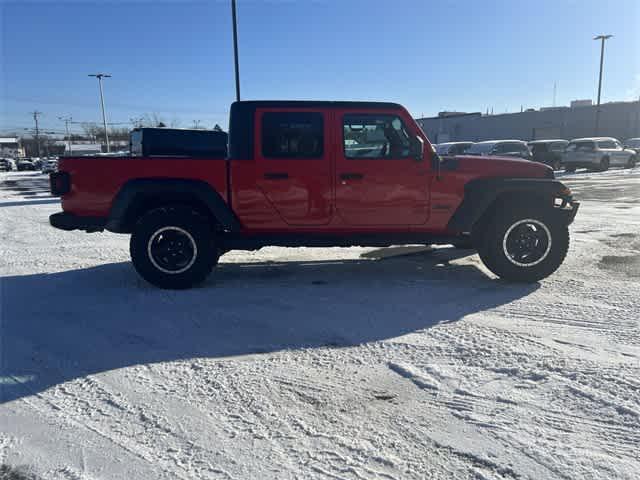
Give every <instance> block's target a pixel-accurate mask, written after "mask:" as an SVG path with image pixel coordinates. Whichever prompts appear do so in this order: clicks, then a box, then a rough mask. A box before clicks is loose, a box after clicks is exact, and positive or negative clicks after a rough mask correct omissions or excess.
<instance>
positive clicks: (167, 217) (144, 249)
mask: <svg viewBox="0 0 640 480" xmlns="http://www.w3.org/2000/svg"><path fill="white" fill-rule="evenodd" d="M163 232H171V233H174V232H175V233H177V234H178V235H182V237H183V238H185V239H186V243H187V244H188V246H189V247H190V255H187V256H186V258H188V259H189V260H188V262H187V263H186V265H184V267H183V269H181V268H178V267H176V269H174V271H171V270H167V269H164V270H163V267H162V265H161V264H160V260H159V259H158V258H155V257H154V255H153V253H152V245H153V241H154V240H155V239H158V238H159V237H158V235H161V234H162V233H163ZM129 251H130V253H131V261H132V262H133V266H134V267H135V269H136V271H137V272H138V273H139V274H140V276H141V277H142V278H144V279H145V280H146V281H148V282H149V283H151V284H152V285H155V286H157V287H160V288H166V289H186V288H191V287H193V286H195V285H197V284H199V283H201V282H203V281H204V280H205V279H206V278H207V276H208V275H209V274H210V273H211V270H212V269H213V267H214V266H215V265H216V263H217V261H218V255H217V249H216V248H215V237H214V231H213V228H212V225H211V223H210V222H209V220H208V219H207V218H206V217H205V216H204V215H201V214H200V213H198V212H197V211H195V210H193V209H192V208H190V207H186V206H168V207H162V208H156V209H154V210H150V211H149V212H147V213H145V214H144V215H142V216H141V217H140V218H139V219H138V221H137V222H136V224H135V227H134V229H133V233H132V235H131V240H130V243H129Z"/></svg>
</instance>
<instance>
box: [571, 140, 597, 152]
mask: <svg viewBox="0 0 640 480" xmlns="http://www.w3.org/2000/svg"><path fill="white" fill-rule="evenodd" d="M594 146H595V144H594V143H593V142H571V143H570V144H569V145H567V152H590V151H592V150H593V148H594Z"/></svg>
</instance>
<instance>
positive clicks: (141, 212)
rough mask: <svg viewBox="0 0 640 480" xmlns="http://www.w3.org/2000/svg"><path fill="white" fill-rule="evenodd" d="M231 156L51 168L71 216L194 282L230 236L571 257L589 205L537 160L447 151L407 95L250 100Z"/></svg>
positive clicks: (503, 261)
mask: <svg viewBox="0 0 640 480" xmlns="http://www.w3.org/2000/svg"><path fill="white" fill-rule="evenodd" d="M228 142H229V144H228V152H227V155H226V157H225V156H219V157H216V158H201V157H198V158H195V157H193V158H189V157H175V156H174V157H163V156H149V157H78V158H74V157H67V158H63V159H61V161H60V165H59V171H58V172H56V173H53V174H51V190H52V193H53V194H54V195H58V196H61V197H62V209H63V212H60V213H56V214H54V215H52V216H51V217H50V222H51V225H53V226H54V227H56V228H60V229H63V230H74V229H80V230H85V231H87V232H95V231H102V230H104V229H106V230H109V231H111V232H118V233H130V234H131V240H130V251H131V259H132V261H133V265H134V266H135V268H136V270H137V271H138V273H139V274H140V275H141V276H142V277H144V278H145V279H146V280H148V281H149V282H150V283H152V284H154V285H157V286H159V287H163V288H188V287H191V286H193V285H195V284H197V283H199V282H201V281H203V280H204V279H205V278H206V277H207V275H208V274H209V273H210V272H211V270H212V269H213V267H214V266H215V264H216V263H217V261H218V258H219V256H220V255H221V254H223V253H224V252H226V251H229V250H232V249H245V250H254V249H259V248H261V247H263V246H267V245H280V246H291V247H295V246H325V247H326V246H354V245H360V246H388V245H397V244H454V245H455V244H461V243H467V244H471V245H473V248H475V249H476V250H477V251H478V253H479V254H480V257H481V259H482V261H483V262H484V264H485V265H486V266H487V267H488V268H489V270H491V271H492V272H494V273H495V274H496V275H498V276H500V277H502V278H505V279H508V280H513V281H522V282H533V281H537V280H540V279H542V278H544V277H547V276H548V275H550V274H551V273H553V272H554V271H555V270H556V269H557V268H558V267H559V266H560V264H561V263H562V261H563V260H564V258H565V255H566V253H567V249H568V246H569V232H568V225H569V224H570V223H571V222H572V221H573V218H574V217H575V215H576V212H577V209H578V203H577V202H574V201H573V199H572V196H571V192H570V190H569V189H568V188H567V187H565V186H564V185H563V184H562V183H560V182H559V181H557V180H555V179H554V176H553V171H552V170H551V169H550V168H549V167H547V166H545V165H541V164H539V163H534V162H530V161H526V160H518V159H513V158H500V157H472V156H466V157H465V156H459V157H455V158H440V157H438V156H437V155H436V154H435V153H434V150H433V148H432V147H431V144H430V143H429V141H428V140H427V138H426V136H425V134H424V132H423V131H422V130H421V129H420V127H419V126H418V125H417V124H416V122H415V121H414V120H413V119H412V118H411V115H409V113H408V112H407V110H406V109H405V108H403V107H402V106H401V105H398V104H394V103H382V102H315V101H313V102H312V101H242V102H236V103H234V104H233V105H232V106H231V113H230V124H229V139H228Z"/></svg>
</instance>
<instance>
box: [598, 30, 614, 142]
mask: <svg viewBox="0 0 640 480" xmlns="http://www.w3.org/2000/svg"><path fill="white" fill-rule="evenodd" d="M611 37H613V35H598V36H595V37H593V39H594V40H600V42H601V43H600V77H599V79H598V102H597V106H596V131H595V134H596V135H598V133H599V130H600V95H601V93H602V67H603V66H604V42H605V41H606V40H608V39H610V38H611Z"/></svg>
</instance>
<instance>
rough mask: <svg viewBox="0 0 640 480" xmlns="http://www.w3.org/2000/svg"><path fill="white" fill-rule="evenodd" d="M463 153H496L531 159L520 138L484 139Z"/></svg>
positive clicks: (529, 151) (503, 155) (529, 152)
mask: <svg viewBox="0 0 640 480" xmlns="http://www.w3.org/2000/svg"><path fill="white" fill-rule="evenodd" d="M465 155H483V156H484V155H496V156H500V157H518V158H524V159H525V160H531V159H532V158H533V156H532V155H531V150H529V147H528V146H527V144H526V143H525V142H523V141H522V140H486V141H484V142H477V143H474V144H473V145H471V146H470V147H469V148H468V149H467V151H466V152H465Z"/></svg>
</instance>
